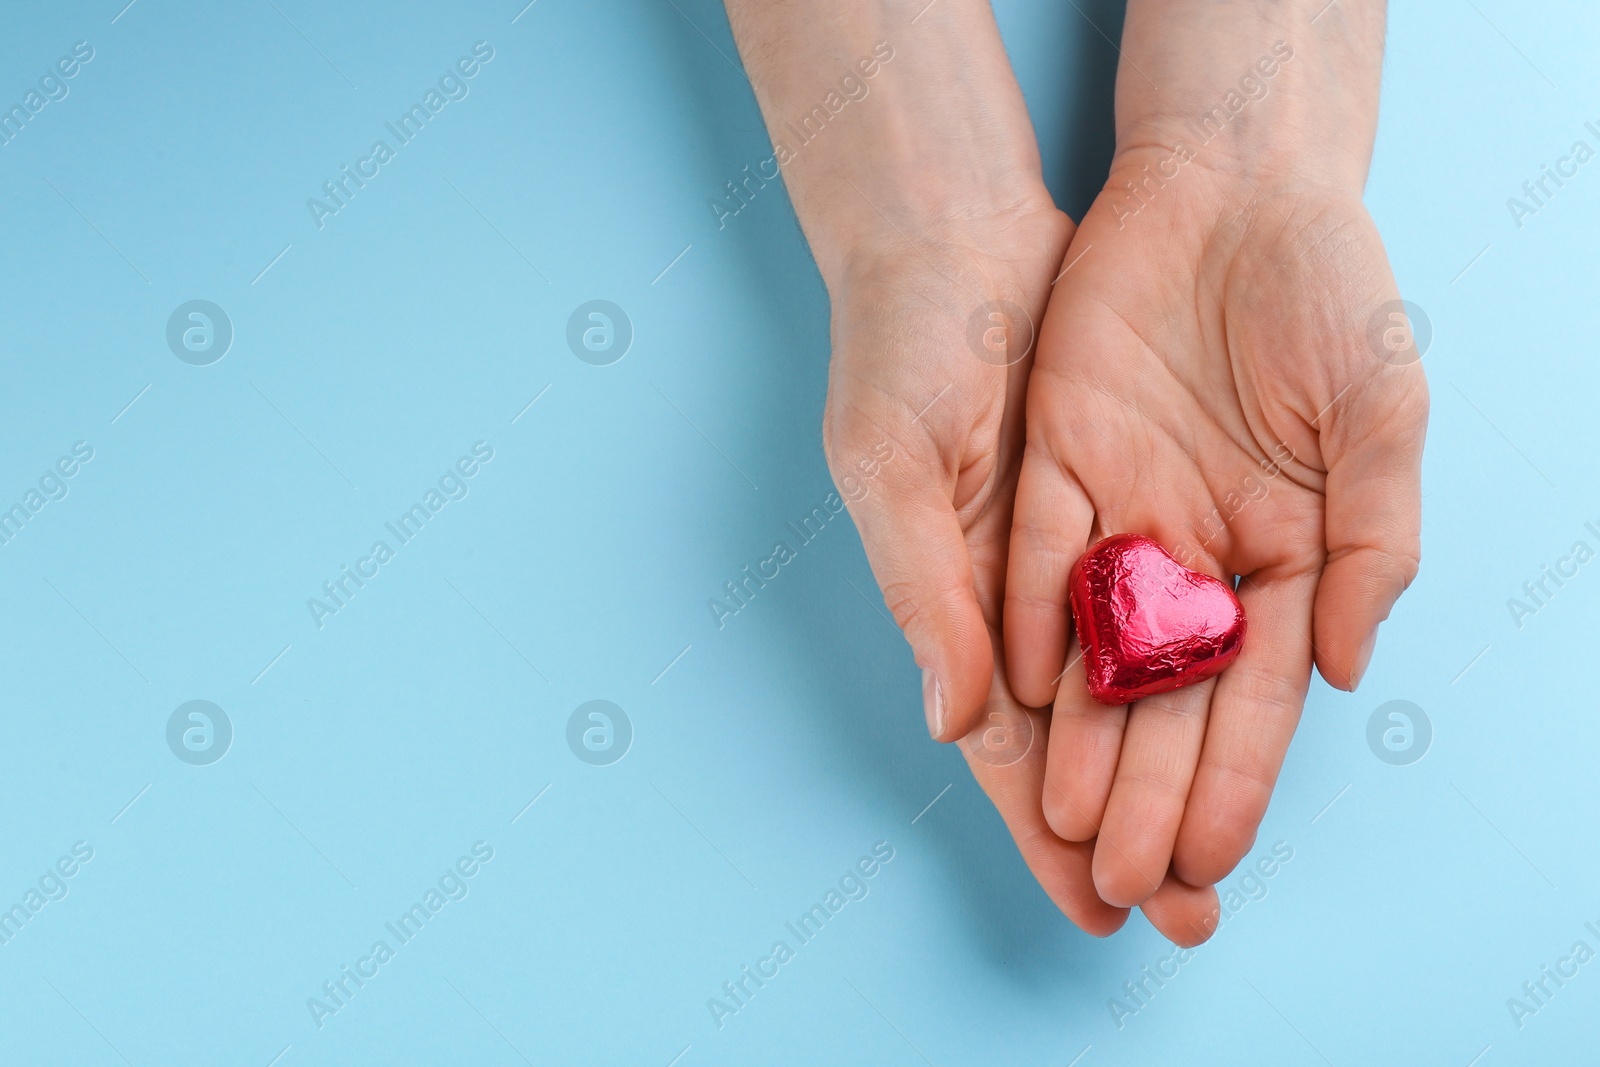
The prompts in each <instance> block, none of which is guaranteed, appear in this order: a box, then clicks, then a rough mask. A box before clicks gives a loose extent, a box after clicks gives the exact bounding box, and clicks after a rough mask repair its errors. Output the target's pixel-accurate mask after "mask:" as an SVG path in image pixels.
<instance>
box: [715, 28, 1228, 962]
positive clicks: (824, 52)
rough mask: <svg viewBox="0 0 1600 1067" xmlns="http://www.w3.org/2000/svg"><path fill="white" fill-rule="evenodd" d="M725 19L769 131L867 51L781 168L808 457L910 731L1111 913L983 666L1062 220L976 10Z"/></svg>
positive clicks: (1087, 913)
mask: <svg viewBox="0 0 1600 1067" xmlns="http://www.w3.org/2000/svg"><path fill="white" fill-rule="evenodd" d="M729 13H730V15H731V16H732V21H733V25H734V30H735V35H736V37H737V38H738V40H739V44H740V50H741V52H742V54H743V55H744V56H745V60H746V63H747V65H748V67H749V69H750V72H751V77H752V80H753V82H754V84H755V86H756V91H757V96H758V98H759V99H760V101H761V104H762V108H763V111H764V112H765V114H766V116H767V121H768V125H769V127H770V128H771V129H773V130H774V131H779V130H782V129H783V128H784V126H785V125H786V123H787V122H788V121H789V120H790V119H791V117H792V116H794V115H798V114H804V113H806V111H807V109H808V108H809V107H810V105H811V104H812V103H813V102H814V101H817V100H821V99H823V97H824V94H826V93H827V92H828V91H829V90H830V89H831V88H832V87H833V86H832V84H831V83H832V82H834V81H836V80H837V76H836V74H835V72H837V71H850V70H853V69H858V68H856V67H855V66H854V64H855V63H856V62H857V60H858V57H862V56H872V55H877V56H879V57H882V56H889V57H890V58H888V59H880V63H879V64H878V66H877V72H876V73H875V74H874V75H873V76H872V78H871V79H870V81H863V82H862V84H864V85H867V86H868V91H867V93H866V94H865V96H864V97H863V98H861V99H859V100H852V102H851V103H850V104H849V105H848V107H846V108H845V109H844V110H843V111H842V112H841V113H840V114H839V115H838V117H837V119H835V120H834V121H832V122H830V123H829V125H828V126H827V128H826V130H825V131H824V132H823V133H822V134H821V135H820V136H818V137H817V138H816V139H815V140H814V141H813V142H812V143H809V144H807V145H806V147H805V148H804V150H803V151H801V152H799V153H798V154H797V155H796V156H795V157H794V158H793V159H791V160H790V162H789V163H788V164H787V165H785V167H784V181H785V183H786V185H787V186H788V189H789V192H790V196H791V199H792V200H793V202H794V204H795V209H796V213H797V214H798V216H799V218H800V222H801V225H802V226H803V227H804V229H805V232H806V237H807V239H808V240H809V241H810V243H811V247H812V251H813V254H814V255H815V257H816V260H817V265H818V268H819V269H820V270H821V272H822V276H823V280H824V281H825V282H826V283H827V286H828V293H829V297H830V299H831V301H832V315H833V327H832V334H833V357H832V364H831V367H830V371H829V380H828V404H827V411H826V415H825V421H824V427H823V440H824V444H825V448H826V452H827V456H828V463H829V467H830V469H831V471H832V472H833V475H834V479H835V481H836V482H837V483H838V485H839V490H840V494H841V495H842V496H843V497H844V498H845V499H846V500H847V501H848V502H849V504H850V511H851V514H852V516H853V517H854V519H855V522H856V525H857V527H858V528H859V530H860V532H861V538H862V541H863V543H864V544H865V546H866V551H867V556H868V559H869V560H870V561H871V564H872V568H873V573H874V575H875V576H876V578H877V580H878V583H879V585H880V586H881V587H882V588H883V591H884V596H885V599H886V601H887V603H888V605H889V607H890V609H891V611H892V612H893V615H894V618H895V621H896V622H897V623H898V624H899V625H900V627H901V628H902V630H903V631H904V632H905V635H906V638H907V640H908V641H909V642H910V644H911V648H912V651H913V654H914V656H915V659H916V662H917V663H918V664H919V665H920V666H921V667H922V668H923V672H924V683H923V696H924V705H925V709H926V713H927V720H928V728H929V732H930V733H931V734H932V736H933V737H935V738H936V739H938V740H941V741H955V740H958V739H965V740H964V742H963V745H962V747H963V751H964V752H965V753H966V755H967V758H968V762H969V765H970V766H971V767H972V769H973V772H974V774H975V776H976V777H977V779H978V782H979V783H980V784H981V785H982V786H983V788H984V789H985V791H986V792H987V793H988V794H989V796H990V798H991V799H992V800H993V801H994V803H995V805H996V807H997V808H998V809H999V811H1000V814H1001V816H1002V817H1003V818H1004V819H1005V821H1006V824H1007V826H1008V827H1009V828H1010V830H1011V833H1012V835H1013V836H1014V837H1015V838H1016V840H1017V844H1018V847H1019V848H1020V849H1021V851H1022V855H1023V857H1024V859H1025V860H1026V861H1027V863H1028V865H1029V867H1030V869H1031V870H1032V871H1033V873H1034V874H1035V876H1036V877H1037V878H1038V879H1039V882H1040V884H1041V885H1042V886H1043V887H1044V889H1045V891H1046V892H1047V893H1048V894H1049V895H1050V896H1051V898H1052V899H1053V900H1054V901H1055V902H1056V904H1057V905H1058V906H1059V907H1060V908H1061V909H1062V911H1063V912H1065V913H1066V914H1067V915H1068V917H1070V918H1071V919H1072V920H1073V921H1074V922H1076V923H1077V924H1078V925H1079V926H1081V927H1082V928H1084V929H1085V930H1088V931H1090V932H1092V933H1096V934H1107V933H1110V932H1111V931H1113V930H1115V929H1116V928H1117V927H1119V926H1120V925H1121V924H1122V922H1123V921H1124V920H1125V918H1126V914H1127V912H1126V909H1124V908H1120V907H1112V906H1109V905H1107V904H1106V903H1104V902H1103V901H1102V900H1100V899H1099V897H1098V896H1097V895H1096V893H1095V891H1094V886H1093V884H1092V881H1091V878H1090V862H1091V859H1092V856H1093V846H1092V845H1090V844H1085V843H1081V842H1069V841H1065V840H1063V839H1061V838H1060V837H1058V836H1057V835H1056V834H1054V833H1052V832H1051V831H1050V827H1049V826H1048V824H1047V823H1046V821H1045V816H1044V808H1043V805H1042V803H1041V799H1040V798H1041V796H1042V795H1043V791H1044V771H1045V752H1046V750H1047V747H1048V740H1047V735H1048V722H1047V717H1046V716H1043V715H1041V714H1039V713H1038V712H1030V711H1027V710H1026V709H1024V708H1023V707H1022V706H1021V705H1019V704H1018V703H1017V701H1016V700H1015V699H1014V698H1013V697H1012V696H1011V694H1010V691H1009V689H1008V688H1007V685H1006V677H1005V672H1004V670H1003V669H996V663H997V660H998V659H999V656H998V655H997V650H998V648H999V637H998V635H999V623H1000V609H1001V604H1002V600H1003V597H1004V586H1005V580H1006V552H1007V543H1008V539H1009V536H1010V523H1011V509H1012V502H1013V497H1014V493H1015V487H1016V479H1017V473H1018V470H1019V467H1020V459H1021V451H1022V447H1021V446H1022V414H1023V405H1024V396H1025V389H1026V380H1027V373H1028V362H1029V361H1028V359H1027V356H1028V353H1029V352H1030V351H1031V349H1032V342H1033V335H1034V330H1033V326H1034V324H1036V323H1038V322H1039V321H1040V319H1041V317H1042V315H1043V312H1044V308H1045V304H1046V301H1047V299H1048V297H1049V293H1050V285H1051V281H1052V280H1053V279H1054V278H1055V276H1056V273H1057V272H1058V271H1059V270H1060V264H1061V261H1062V256H1063V254H1064V253H1065V251H1066V248H1067V244H1068V241H1069V240H1070V238H1071V235H1072V224H1071V222H1070V221H1069V220H1068V219H1067V218H1066V216H1065V215H1063V214H1061V213H1060V212H1059V211H1057V210H1056V209H1055V207H1054V206H1053V204H1052V203H1051V201H1050V197H1049V195H1048V193H1047V192H1046V190H1045V188H1044V183H1043V180H1042V178H1041V175H1040V170H1039V158H1038V152H1037V149H1036V147H1035V143H1034V138H1033V131H1032V127H1031V125H1030V124H1029V121H1028V117H1027V112H1026V109H1025V108H1024V106H1023V103H1022V97H1021V94H1020V92H1018V90H1017V87H1016V83H1015V80H1014V79H1013V78H1012V75H1011V71H1010V67H1009V65H1008V63H1007V62H1006V58H1005V53H1004V50H1003V48H1002V47H1001V45H1000V39H999V34H998V32H997V31H996V29H995V26H994V21H993V17H992V15H991V14H990V12H989V9H988V5H987V4H986V3H984V2H982V0H945V2H944V3H941V4H939V5H937V6H934V7H931V8H928V9H926V11H925V12H924V15H923V17H921V18H920V19H919V20H917V21H915V22H913V21H912V18H911V16H912V15H914V14H916V12H915V11H914V10H911V9H909V8H907V7H906V6H904V5H899V4H888V3H880V2H870V0H829V2H827V3H821V4H818V3H807V4H794V3H778V2H763V3H754V2H748V3H747V2H741V0H730V3H729ZM859 69H862V70H864V69H865V68H859ZM861 77H863V78H864V77H865V75H864V74H863V75H861ZM858 95H860V94H858ZM776 137H777V135H776V134H775V139H776ZM885 457H891V458H888V459H885ZM996 717H998V719H996ZM996 721H999V722H1002V723H1009V724H1011V726H1012V727H1013V728H1015V727H1016V726H1018V725H1020V724H1021V723H1023V722H1024V721H1027V722H1028V723H1029V724H1030V725H1031V727H1032V732H1033V740H1032V744H1031V747H1028V748H1027V749H1026V750H1025V754H1024V753H1017V752H1006V753H1004V754H1002V755H1001V756H999V757H997V756H996V755H995V753H994V752H993V751H992V750H991V749H990V748H989V747H986V741H985V739H986V738H989V739H991V740H992V735H993V733H994V729H995V727H994V723H995V722H996ZM969 734H971V735H972V736H971V737H968V735H969ZM1215 901H1216V895H1215V893H1214V892H1213V891H1211V890H1210V889H1209V887H1207V888H1204V889H1199V890H1195V889H1190V888H1188V887H1186V886H1182V885H1179V884H1177V883H1174V884H1173V886H1172V887H1171V888H1170V889H1169V890H1167V891H1165V892H1163V893H1161V894H1159V895H1158V896H1157V897H1156V898H1155V899H1152V900H1151V901H1150V903H1149V906H1148V908H1147V912H1148V914H1150V916H1151V918H1152V921H1154V922H1156V923H1157V925H1158V926H1160V927H1161V928H1162V929H1163V930H1164V931H1165V932H1166V933H1167V934H1168V936H1170V937H1172V938H1173V939H1174V940H1179V941H1182V942H1184V943H1193V942H1195V941H1196V940H1199V939H1200V936H1199V935H1197V933H1196V931H1197V930H1199V929H1200V928H1201V927H1202V926H1203V925H1204V923H1205V921H1206V918H1207V915H1208V913H1209V911H1210V909H1212V908H1213V907H1214V906H1215Z"/></svg>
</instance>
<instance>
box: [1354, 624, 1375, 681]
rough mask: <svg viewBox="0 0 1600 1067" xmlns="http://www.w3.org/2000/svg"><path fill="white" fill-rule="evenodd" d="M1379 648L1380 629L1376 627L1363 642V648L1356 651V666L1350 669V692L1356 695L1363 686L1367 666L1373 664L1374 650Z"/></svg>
mask: <svg viewBox="0 0 1600 1067" xmlns="http://www.w3.org/2000/svg"><path fill="white" fill-rule="evenodd" d="M1377 646H1378V628H1377V627H1376V626H1374V627H1373V628H1372V632H1371V633H1370V634H1368V635H1367V639H1366V640H1365V641H1363V642H1361V647H1360V648H1358V649H1356V662H1355V666H1354V667H1352V668H1351V669H1350V692H1352V693H1354V692H1355V691H1356V687H1357V686H1359V685H1360V684H1361V678H1362V676H1363V675H1364V674H1366V673H1367V664H1368V663H1371V662H1372V650H1373V649H1374V648H1376V647H1377Z"/></svg>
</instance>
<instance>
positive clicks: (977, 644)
mask: <svg viewBox="0 0 1600 1067" xmlns="http://www.w3.org/2000/svg"><path fill="white" fill-rule="evenodd" d="M840 436H841V437H842V439H843V442H844V443H842V444H841V443H840V442H839V441H838V440H830V441H829V448H828V464H829V468H830V469H831V470H832V472H833V475H834V480H835V481H836V482H837V483H838V484H839V486H840V492H841V494H842V495H843V496H844V497H845V500H846V502H847V503H848V504H849V507H850V514H851V516H852V517H853V518H854V519H855V522H856V527H857V529H858V530H859V531H860V533H861V541H862V544H863V545H864V546H865V548H866V551H867V559H868V561H869V562H870V563H871V564H872V574H873V577H874V578H876V579H877V582H878V586H879V588H881V589H882V590H883V598H884V602H885V604H886V605H887V606H888V608H889V611H890V613H891V614H892V615H893V616H894V621H895V623H896V624H897V625H898V626H899V627H900V629H901V631H902V632H903V633H904V634H905V637H906V640H907V641H908V642H909V643H910V645H911V651H912V653H913V654H914V656H915V658H916V662H917V665H918V666H919V667H921V668H922V701H923V708H924V711H925V712H926V714H927V719H928V733H929V734H930V735H931V736H932V737H933V739H934V740H936V741H953V740H956V739H957V738H960V737H963V736H965V735H966V733H967V732H968V731H969V730H970V729H971V728H972V727H973V726H974V725H976V723H977V720H978V717H979V715H980V714H981V713H982V711H983V707H984V702H985V701H986V699H987V698H988V693H989V682H990V679H991V677H992V675H993V673H994V650H993V647H992V645H991V643H990V635H989V629H988V626H987V625H986V623H985V622H984V617H983V612H982V610H981V608H980V606H979V604H978V596H977V587H976V584H975V581H974V577H973V570H972V559H971V556H970V554H969V552H968V549H967V541H966V536H965V533H964V532H963V530H962V528H961V522H960V520H959V518H958V517H957V515H956V511H955V507H954V505H953V504H952V502H951V497H950V490H949V489H948V488H947V487H946V486H945V484H944V481H945V478H944V472H943V467H942V464H941V463H940V461H939V457H938V456H936V455H931V454H929V455H922V454H919V452H918V451H908V450H907V449H906V448H905V447H904V446H903V445H897V444H894V443H892V442H891V441H890V440H889V439H887V438H882V439H879V440H876V441H868V442H867V443H865V444H861V442H863V441H864V440H865V439H864V438H863V437H861V436H860V435H858V434H851V433H846V434H843V435H840ZM869 436H870V435H869ZM885 457H888V458H885ZM863 463H866V464H868V466H862V464H863ZM871 467H876V476H875V477H866V478H864V477H863V475H864V474H867V472H868V471H869V469H870V468H871Z"/></svg>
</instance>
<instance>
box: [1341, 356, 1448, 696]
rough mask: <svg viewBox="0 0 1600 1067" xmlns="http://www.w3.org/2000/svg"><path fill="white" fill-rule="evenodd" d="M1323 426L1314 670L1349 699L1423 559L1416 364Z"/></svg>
mask: <svg viewBox="0 0 1600 1067" xmlns="http://www.w3.org/2000/svg"><path fill="white" fill-rule="evenodd" d="M1341 408H1342V410H1341ZM1322 418H1323V425H1322V427H1321V450H1322V455H1323V460H1324V461H1325V462H1326V463H1327V470H1328V477H1327V489H1326V493H1327V512H1326V518H1325V519H1324V533H1325V536H1326V539H1327V549H1328V562H1327V564H1326V565H1325V567H1324V568H1323V572H1322V578H1321V580H1320V581H1319V583H1318V585H1317V600H1316V607H1315V614H1314V626H1315V631H1316V632H1315V645H1316V656H1317V670H1318V671H1320V672H1321V673H1322V676H1323V678H1325V679H1327V681H1328V683H1329V684H1330V685H1334V686H1337V687H1338V688H1340V689H1346V690H1350V691H1354V690H1355V688H1356V686H1357V685H1358V684H1359V683H1360V681H1361V676H1362V674H1363V673H1365V671H1366V669H1367V664H1368V662H1369V661H1370V660H1371V658H1372V652H1373V648H1374V647H1375V646H1376V644H1377V639H1378V624H1379V623H1381V622H1383V620H1384V619H1386V618H1388V617H1389V611H1390V609H1392V608H1393V607H1394V604H1395V601H1396V600H1398V599H1399V598H1400V594H1401V593H1403V592H1404V591H1405V589H1406V587H1407V586H1408V585H1410V584H1411V580H1412V579H1413V578H1415V577H1416V574H1417V567H1418V564H1419V562H1420V560H1421V557H1422V441H1423V436H1424V434H1425V432H1426V430H1427V425H1428V386H1427V381H1426V379H1424V377H1423V374H1422V365H1421V364H1420V363H1414V364H1410V365H1407V366H1385V367H1383V368H1381V369H1380V370H1378V371H1377V372H1376V373H1374V374H1373V376H1372V377H1371V378H1369V379H1367V381H1366V382H1364V383H1362V384H1361V385H1358V386H1357V387H1356V388H1355V389H1354V390H1352V395H1351V396H1350V397H1349V398H1348V399H1347V400H1346V402H1345V403H1344V404H1343V405H1339V406H1335V407H1333V408H1332V410H1330V411H1328V412H1327V413H1326V414H1325V415H1324V416H1323V417H1322Z"/></svg>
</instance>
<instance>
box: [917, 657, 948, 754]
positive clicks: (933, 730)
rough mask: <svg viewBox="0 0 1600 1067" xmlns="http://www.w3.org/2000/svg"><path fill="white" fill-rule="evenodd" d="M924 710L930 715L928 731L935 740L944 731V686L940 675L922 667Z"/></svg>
mask: <svg viewBox="0 0 1600 1067" xmlns="http://www.w3.org/2000/svg"><path fill="white" fill-rule="evenodd" d="M922 710H923V711H924V712H925V713H926V714H927V716H928V733H929V734H930V735H932V737H933V739H934V740H935V741H937V740H939V737H940V736H941V735H942V734H943V733H944V688H943V687H942V686H940V685H939V676H938V675H936V674H934V673H933V672H932V671H930V670H928V669H927V668H926V667H924V668H923V669H922Z"/></svg>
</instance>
